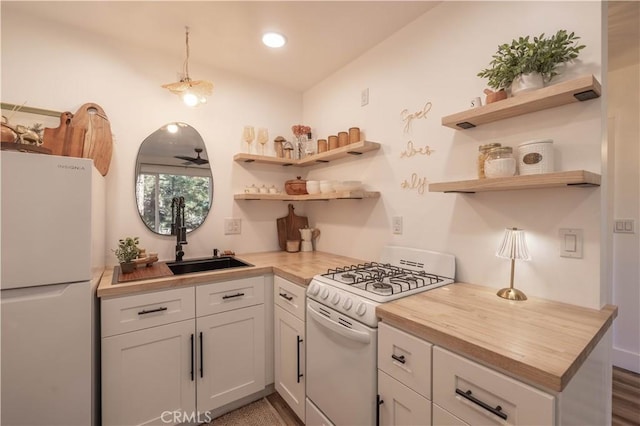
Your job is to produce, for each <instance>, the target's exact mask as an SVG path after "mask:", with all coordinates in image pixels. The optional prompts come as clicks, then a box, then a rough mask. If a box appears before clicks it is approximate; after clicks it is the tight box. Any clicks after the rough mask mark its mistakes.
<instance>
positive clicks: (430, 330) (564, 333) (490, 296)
mask: <svg viewBox="0 0 640 426" xmlns="http://www.w3.org/2000/svg"><path fill="white" fill-rule="evenodd" d="M376 312H377V314H378V316H379V317H380V318H381V319H382V320H383V321H384V322H385V323H388V324H390V325H393V326H396V327H398V328H400V329H402V330H404V331H406V332H408V333H411V334H413V335H415V336H418V337H420V338H423V339H425V340H427V341H429V342H431V343H433V344H435V345H438V346H442V347H443V348H446V349H449V350H451V351H453V352H457V353H459V354H461V355H464V356H467V357H469V358H471V359H475V360H477V361H479V362H481V363H484V364H485V365H488V366H491V367H493V368H495V369H498V370H502V371H504V372H506V373H507V374H510V375H512V376H514V377H518V378H520V379H521V380H525V381H529V382H531V383H533V384H537V385H539V386H542V387H544V388H547V389H551V390H554V391H558V392H560V391H562V390H563V389H564V388H565V386H566V385H567V384H568V383H569V381H570V380H571V378H572V377H573V375H574V374H575V373H576V371H577V370H578V369H579V368H580V366H581V365H582V363H583V362H584V360H585V359H586V358H587V357H588V356H589V354H590V353H591V351H592V350H593V348H594V347H595V346H596V344H597V343H598V342H599V341H600V339H601V338H602V336H603V335H604V333H605V332H606V331H607V330H608V329H609V327H610V326H611V324H612V322H613V319H614V318H615V317H616V315H617V313H618V308H617V307H616V306H611V305H606V306H605V307H603V308H602V309H601V310H596V309H588V308H584V307H580V306H575V305H569V304H565V303H560V302H554V301H550V300H544V299H537V298H533V297H529V299H528V300H526V301H521V302H515V301H509V300H506V299H502V298H500V297H498V296H496V290H495V289H493V288H489V287H485V286H480V285H474V284H466V283H455V284H450V285H448V286H444V287H440V288H436V289H434V290H430V291H427V292H424V293H419V294H416V295H413V296H410V297H404V298H402V299H397V300H394V301H392V302H389V303H385V304H383V305H380V306H378V307H377V309H376Z"/></svg>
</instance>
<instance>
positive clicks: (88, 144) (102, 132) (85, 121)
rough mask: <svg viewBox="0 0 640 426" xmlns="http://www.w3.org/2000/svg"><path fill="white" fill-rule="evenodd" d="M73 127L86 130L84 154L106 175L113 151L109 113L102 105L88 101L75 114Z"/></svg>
mask: <svg viewBox="0 0 640 426" xmlns="http://www.w3.org/2000/svg"><path fill="white" fill-rule="evenodd" d="M71 127H73V128H79V129H83V130H84V147H83V153H82V156H83V157H84V158H91V159H93V164H94V165H95V167H96V169H98V171H99V172H100V174H101V175H102V176H105V175H106V174H107V172H109V165H110V164H111V154H112V153H113V136H112V134H111V125H110V123H109V118H108V117H107V114H105V112H104V110H103V109H102V108H101V107H100V105H98V104H94V103H86V104H84V105H82V106H81V107H80V108H79V109H78V111H77V112H76V113H75V114H74V115H73V118H72V119H71Z"/></svg>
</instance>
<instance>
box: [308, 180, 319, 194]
mask: <svg viewBox="0 0 640 426" xmlns="http://www.w3.org/2000/svg"><path fill="white" fill-rule="evenodd" d="M307 192H308V193H309V194H319V193H320V182H319V181H317V180H308V181H307Z"/></svg>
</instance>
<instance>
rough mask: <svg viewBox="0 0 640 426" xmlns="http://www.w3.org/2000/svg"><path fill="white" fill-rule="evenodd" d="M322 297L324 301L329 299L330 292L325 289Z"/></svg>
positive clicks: (321, 294)
mask: <svg viewBox="0 0 640 426" xmlns="http://www.w3.org/2000/svg"><path fill="white" fill-rule="evenodd" d="M320 297H322V298H323V299H326V298H327V297H329V290H328V289H326V288H323V289H322V293H320Z"/></svg>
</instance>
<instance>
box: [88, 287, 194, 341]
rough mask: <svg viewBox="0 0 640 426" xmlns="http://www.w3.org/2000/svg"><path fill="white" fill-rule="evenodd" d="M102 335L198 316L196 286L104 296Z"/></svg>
mask: <svg viewBox="0 0 640 426" xmlns="http://www.w3.org/2000/svg"><path fill="white" fill-rule="evenodd" d="M101 311H102V312H101V316H100V317H101V328H102V337H107V336H113V335H116V334H121V333H127V332H129V331H134V330H141V329H143V328H148V327H155V326H158V325H163V324H169V323H172V322H176V321H182V320H185V319H190V318H193V317H194V316H195V292H194V290H193V287H185V288H176V289H173V290H162V291H156V292H153V293H144V294H136V295H133V296H123V297H117V298H115V299H101Z"/></svg>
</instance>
